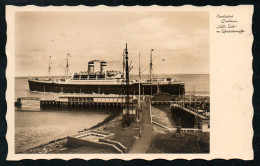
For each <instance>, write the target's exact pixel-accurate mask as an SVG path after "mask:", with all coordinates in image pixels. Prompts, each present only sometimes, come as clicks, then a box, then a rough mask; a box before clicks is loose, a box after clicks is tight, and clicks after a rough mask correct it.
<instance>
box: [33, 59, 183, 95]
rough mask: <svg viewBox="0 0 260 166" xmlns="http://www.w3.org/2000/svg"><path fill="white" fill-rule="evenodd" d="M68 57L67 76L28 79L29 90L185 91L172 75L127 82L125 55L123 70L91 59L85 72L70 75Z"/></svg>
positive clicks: (179, 93) (179, 92)
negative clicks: (114, 68) (109, 67)
mask: <svg viewBox="0 0 260 166" xmlns="http://www.w3.org/2000/svg"><path fill="white" fill-rule="evenodd" d="M68 56H69V55H67V66H66V73H67V74H66V75H67V76H66V78H63V79H40V78H29V79H28V83H29V89H30V91H41V92H62V93H87V94H92V93H96V94H126V93H127V92H126V90H127V91H128V93H129V94H131V95H135V94H136V95H137V94H138V93H139V91H140V93H141V94H142V95H153V94H155V93H158V92H163V93H168V94H170V95H174V96H180V95H184V94H185V83H184V82H182V81H176V80H174V79H173V78H151V77H150V78H149V79H146V80H140V79H138V80H128V81H127V80H126V78H127V77H128V78H129V73H127V70H126V71H125V70H124V69H125V68H126V67H125V66H126V64H125V61H127V60H126V59H127V58H125V56H123V72H120V71H113V70H111V71H108V70H106V67H107V62H105V61H100V60H92V61H89V62H88V70H87V71H85V72H80V73H74V75H73V76H71V77H69V76H68V75H69V74H68V73H69V72H68V69H69V63H68ZM151 59H152V58H151ZM49 62H50V61H49ZM150 65H152V63H150ZM150 69H151V68H150ZM49 72H50V65H49ZM127 74H128V75H127ZM139 74H140V73H139ZM49 75H50V73H49ZM150 75H151V74H150ZM139 78H140V77H139ZM127 86H128V88H127Z"/></svg>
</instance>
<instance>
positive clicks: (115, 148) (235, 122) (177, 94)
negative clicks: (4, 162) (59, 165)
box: [6, 5, 253, 160]
mask: <svg viewBox="0 0 260 166" xmlns="http://www.w3.org/2000/svg"><path fill="white" fill-rule="evenodd" d="M252 16H253V7H252V6H250V5H240V6H236V7H228V6H218V7H217V6H216V7H213V6H206V7H194V6H189V5H187V6H182V7H169V6H168V7H159V6H150V7H141V6H139V7H138V6H135V7H125V6H118V7H107V6H96V7H87V6H75V7H69V6H63V7H54V6H53V7H51V6H50V7H37V6H24V7H15V6H8V7H7V10H6V20H7V45H6V55H7V60H8V65H7V68H6V73H7V74H6V78H7V83H8V86H7V90H6V102H7V114H6V120H7V126H8V130H7V134H6V140H7V142H8V155H7V159H8V160H23V159H33V160H36V159H54V158H55V159H63V160H70V159H74V158H79V159H85V160H91V159H97V158H98V159H102V160H110V159H122V160H132V159H137V158H138V159H145V160H154V159H166V160H174V159H187V160H191V159H206V160H211V159H216V158H221V159H233V158H239V159H244V160H250V159H252V158H253V149H252V138H253V128H252V118H253V107H252V94H253V86H252V74H253V72H252V43H253V35H252ZM238 138H239V139H238Z"/></svg>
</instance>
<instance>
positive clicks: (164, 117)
mask: <svg viewBox="0 0 260 166" xmlns="http://www.w3.org/2000/svg"><path fill="white" fill-rule="evenodd" d="M151 118H152V121H153V122H156V123H159V124H161V125H163V126H165V127H169V128H175V127H176V126H175V124H174V122H173V120H172V119H171V113H170V112H167V110H165V109H162V108H160V109H159V108H156V107H153V106H152V107H151ZM153 127H154V131H155V132H156V133H165V132H167V131H166V130H163V129H162V128H161V127H159V126H157V125H153Z"/></svg>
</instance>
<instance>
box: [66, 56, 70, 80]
mask: <svg viewBox="0 0 260 166" xmlns="http://www.w3.org/2000/svg"><path fill="white" fill-rule="evenodd" d="M69 56H71V55H70V54H69V53H67V65H66V79H68V77H69Z"/></svg>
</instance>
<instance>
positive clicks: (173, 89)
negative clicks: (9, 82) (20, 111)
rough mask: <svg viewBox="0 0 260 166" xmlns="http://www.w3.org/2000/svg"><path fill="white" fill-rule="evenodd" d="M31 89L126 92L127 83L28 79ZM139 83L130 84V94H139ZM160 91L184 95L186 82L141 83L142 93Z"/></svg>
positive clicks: (108, 92)
mask: <svg viewBox="0 0 260 166" xmlns="http://www.w3.org/2000/svg"><path fill="white" fill-rule="evenodd" d="M28 83H29V89H30V91H40V92H58V93H59V92H63V93H99V94H103V93H104V94H126V85H125V84H124V85H123V84H115V85H113V84H104V85H86V84H64V83H63V84H61V83H52V82H44V81H35V80H28ZM138 92H139V84H138V83H134V84H130V85H129V94H132V95H134V94H138ZM158 92H164V93H169V94H171V95H176V96H178V95H184V94H185V86H184V83H167V84H141V94H144V95H151V94H155V93H158Z"/></svg>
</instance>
